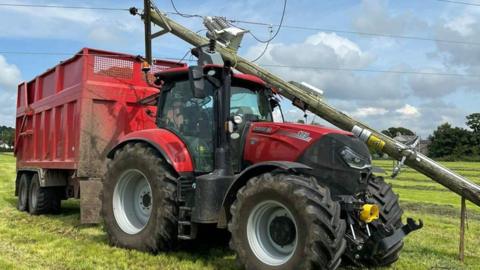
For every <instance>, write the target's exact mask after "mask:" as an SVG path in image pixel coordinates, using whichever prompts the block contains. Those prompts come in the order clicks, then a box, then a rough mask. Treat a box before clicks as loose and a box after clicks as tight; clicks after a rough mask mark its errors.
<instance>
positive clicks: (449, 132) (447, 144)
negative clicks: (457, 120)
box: [428, 113, 480, 161]
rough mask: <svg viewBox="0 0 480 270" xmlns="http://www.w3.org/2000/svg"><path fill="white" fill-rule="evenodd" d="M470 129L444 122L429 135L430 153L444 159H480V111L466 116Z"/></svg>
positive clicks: (434, 156)
mask: <svg viewBox="0 0 480 270" xmlns="http://www.w3.org/2000/svg"><path fill="white" fill-rule="evenodd" d="M466 119H467V121H466V125H467V126H468V127H469V128H470V130H468V129H465V128H460V127H452V125H450V124H449V123H444V124H442V125H440V126H438V127H437V129H436V130H435V131H434V132H433V134H432V135H431V136H430V137H429V139H430V141H431V143H430V146H429V148H428V154H429V156H430V157H432V158H437V159H443V160H452V161H454V160H472V161H480V113H472V114H470V115H468V116H467V117H466Z"/></svg>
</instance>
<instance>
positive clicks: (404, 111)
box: [395, 104, 420, 117]
mask: <svg viewBox="0 0 480 270" xmlns="http://www.w3.org/2000/svg"><path fill="white" fill-rule="evenodd" d="M395 112H397V113H399V114H400V115H402V116H404V117H419V116H420V111H418V109H417V108H416V107H414V106H412V105H410V104H405V106H403V107H402V108H400V109H397V110H395Z"/></svg>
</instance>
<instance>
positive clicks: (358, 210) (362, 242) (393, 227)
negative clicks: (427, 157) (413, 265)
mask: <svg viewBox="0 0 480 270" xmlns="http://www.w3.org/2000/svg"><path fill="white" fill-rule="evenodd" d="M339 198H340V204H341V207H342V218H344V219H345V220H346V223H347V231H346V235H345V238H346V240H347V249H346V251H345V254H344V257H345V258H346V261H348V262H350V263H351V264H353V265H356V266H366V267H377V266H388V265H390V264H392V263H393V262H395V261H396V260H397V259H398V255H399V252H400V250H401V249H402V247H403V238H404V237H406V236H407V235H408V234H409V233H411V232H413V231H415V230H418V229H421V228H422V227H423V222H422V220H419V222H418V223H416V222H415V221H414V220H413V219H412V218H407V224H405V225H403V223H402V221H401V216H402V213H403V211H402V210H401V208H400V206H399V204H398V196H397V195H395V194H394V193H393V191H392V188H391V186H390V185H389V184H387V183H385V182H384V181H383V178H381V177H372V178H370V179H369V186H368V190H367V191H366V192H364V193H362V194H359V195H357V196H339Z"/></svg>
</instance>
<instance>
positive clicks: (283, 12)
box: [248, 0, 287, 62]
mask: <svg viewBox="0 0 480 270" xmlns="http://www.w3.org/2000/svg"><path fill="white" fill-rule="evenodd" d="M286 9H287V0H284V1H283V11H282V16H281V18H280V23H279V25H278V28H277V31H276V32H275V34H273V35H271V36H270V38H269V39H268V40H266V41H263V40H260V39H259V38H257V37H256V36H255V35H254V34H253V33H252V32H248V33H249V34H250V35H252V37H253V38H254V39H256V40H257V41H258V42H261V43H266V45H265V48H263V51H262V52H261V53H260V55H258V56H257V57H256V58H255V59H253V60H252V62H256V61H257V60H258V59H260V58H262V57H263V55H265V53H266V52H267V50H268V46H270V42H271V41H272V40H274V39H275V37H277V35H278V33H280V29H282V24H283V19H284V18H285V11H286ZM270 33H272V28H270Z"/></svg>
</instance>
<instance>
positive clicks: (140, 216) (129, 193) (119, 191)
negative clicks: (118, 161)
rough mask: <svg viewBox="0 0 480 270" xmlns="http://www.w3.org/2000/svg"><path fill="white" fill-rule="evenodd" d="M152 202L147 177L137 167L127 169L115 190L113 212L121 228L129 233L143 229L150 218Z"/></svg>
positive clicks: (135, 232)
mask: <svg viewBox="0 0 480 270" xmlns="http://www.w3.org/2000/svg"><path fill="white" fill-rule="evenodd" d="M152 203H153V197H152V189H151V187H150V184H149V183H148V180H147V177H146V176H145V175H144V174H143V173H142V172H140V171H139V170H136V169H131V170H127V171H125V172H124V173H123V174H122V175H121V176H120V179H119V180H118V182H117V184H116V186H115V190H114V192H113V214H114V216H115V220H116V222H117V224H118V226H119V227H120V229H122V230H123V231H124V232H125V233H128V234H137V233H139V232H140V231H141V230H143V228H145V226H146V225H147V223H148V221H149V219H150V215H151V212H152Z"/></svg>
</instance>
